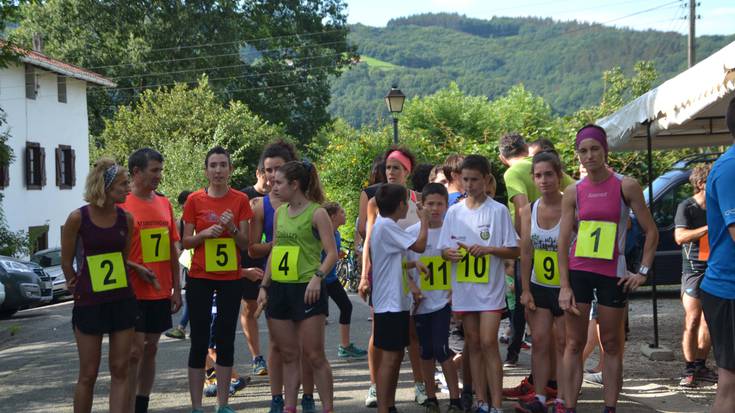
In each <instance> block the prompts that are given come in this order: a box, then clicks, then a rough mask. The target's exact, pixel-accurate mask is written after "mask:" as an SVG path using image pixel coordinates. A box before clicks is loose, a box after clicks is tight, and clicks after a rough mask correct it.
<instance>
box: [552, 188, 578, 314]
mask: <svg viewBox="0 0 735 413" xmlns="http://www.w3.org/2000/svg"><path fill="white" fill-rule="evenodd" d="M576 209H577V188H576V187H575V186H574V185H569V186H568V187H567V189H566V190H564V195H563V196H562V199H561V222H560V223H559V239H558V241H557V251H558V252H559V285H560V289H559V307H561V309H562V310H564V311H569V312H570V313H572V314H574V315H577V316H579V315H581V313H580V312H579V310H578V309H577V303H576V302H575V301H574V293H573V292H572V287H571V284H570V283H569V246H570V244H571V240H572V232H573V231H574V214H575V212H576Z"/></svg>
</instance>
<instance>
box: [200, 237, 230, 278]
mask: <svg viewBox="0 0 735 413" xmlns="http://www.w3.org/2000/svg"><path fill="white" fill-rule="evenodd" d="M236 254H237V249H236V248H235V240H234V239H232V238H210V239H206V240H204V270H205V271H207V272H225V271H236V270H237V255H236Z"/></svg>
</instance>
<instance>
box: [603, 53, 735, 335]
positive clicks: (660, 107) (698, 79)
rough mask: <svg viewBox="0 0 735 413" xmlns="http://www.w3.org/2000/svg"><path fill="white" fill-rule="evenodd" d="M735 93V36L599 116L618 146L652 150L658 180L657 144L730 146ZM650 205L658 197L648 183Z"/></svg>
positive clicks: (610, 139)
mask: <svg viewBox="0 0 735 413" xmlns="http://www.w3.org/2000/svg"><path fill="white" fill-rule="evenodd" d="M734 97H735V42H732V43H730V44H729V45H727V46H725V47H724V48H722V49H720V50H719V51H718V52H716V53H714V54H712V55H711V56H710V57H708V58H706V59H704V60H702V61H701V62H699V63H697V64H696V65H695V66H693V67H691V68H689V69H688V70H686V71H684V72H682V73H681V74H679V75H677V76H675V77H673V78H671V79H669V80H667V81H666V82H664V83H662V84H661V86H659V87H657V88H655V89H652V90H650V91H648V92H647V93H645V94H643V95H642V96H640V97H639V98H638V99H635V100H634V101H632V102H630V103H629V104H627V105H625V106H623V107H622V108H621V109H620V110H618V111H617V112H615V113H613V114H612V115H609V116H606V117H604V118H602V119H599V120H598V121H597V124H598V125H600V126H602V127H603V128H605V131H606V132H607V141H608V145H609V147H610V150H612V151H641V150H647V152H648V182H649V183H650V182H653V171H652V164H653V155H652V151H653V150H654V149H674V148H697V147H707V146H720V145H723V146H729V145H732V143H733V136H732V135H731V134H730V132H729V130H728V129H727V125H726V123H725V113H726V111H727V106H728V104H729V103H730V101H731V100H732V99H733V98H734ZM648 199H649V208H650V209H652V205H651V203H652V202H653V201H654V197H653V185H650V184H649V185H648ZM651 288H652V304H653V335H654V339H653V343H652V344H651V345H650V347H651V348H659V340H658V305H657V294H656V272H655V269H654V271H653V277H652V279H651Z"/></svg>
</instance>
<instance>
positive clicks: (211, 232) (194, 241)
mask: <svg viewBox="0 0 735 413" xmlns="http://www.w3.org/2000/svg"><path fill="white" fill-rule="evenodd" d="M222 231H223V228H222V226H221V225H220V224H214V225H212V226H211V227H209V228H207V229H205V230H204V231H202V232H197V233H196V234H194V224H190V223H188V222H185V223H184V236H183V237H182V239H181V244H182V245H183V246H184V249H192V248H196V247H198V246H200V245H202V244H203V243H204V240H205V239H208V238H217V237H219V236H220V235H221V234H222Z"/></svg>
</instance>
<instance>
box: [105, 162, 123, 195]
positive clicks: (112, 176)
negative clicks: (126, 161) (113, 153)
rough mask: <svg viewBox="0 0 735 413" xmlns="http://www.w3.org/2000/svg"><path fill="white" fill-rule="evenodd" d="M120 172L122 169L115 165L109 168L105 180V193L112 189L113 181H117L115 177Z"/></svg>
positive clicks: (106, 170)
mask: <svg viewBox="0 0 735 413" xmlns="http://www.w3.org/2000/svg"><path fill="white" fill-rule="evenodd" d="M119 171H120V167H119V166H118V165H117V164H116V163H114V164H112V165H110V167H109V168H107V169H105V174H104V179H105V191H107V190H108V189H110V185H112V181H114V180H115V177H116V176H117V173H118V172H119Z"/></svg>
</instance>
